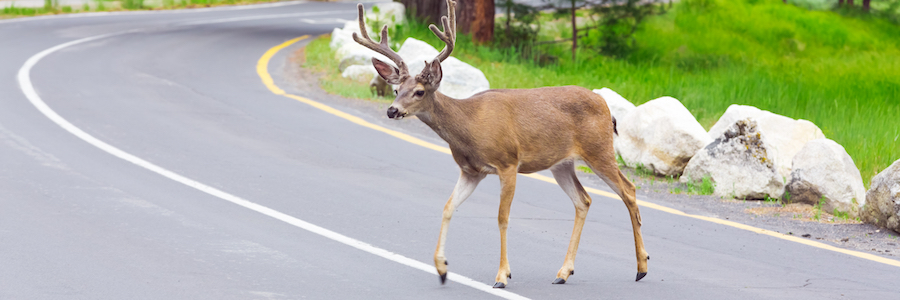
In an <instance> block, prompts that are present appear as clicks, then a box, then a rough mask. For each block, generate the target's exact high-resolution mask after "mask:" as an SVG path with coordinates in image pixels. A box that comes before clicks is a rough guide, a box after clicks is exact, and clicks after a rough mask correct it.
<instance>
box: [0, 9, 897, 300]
mask: <svg viewBox="0 0 900 300" xmlns="http://www.w3.org/2000/svg"><path fill="white" fill-rule="evenodd" d="M354 16H355V12H354V4H352V3H315V2H313V3H293V4H288V5H282V6H255V7H244V8H242V9H205V10H196V11H171V12H149V13H148V12H144V13H119V14H102V15H87V16H78V17H53V18H35V19H31V20H25V21H21V20H16V21H0V299H248V298H252V299H270V298H271V299H299V298H311V299H325V298H329V299H330V298H333V299H475V298H496V295H492V294H489V293H486V292H485V291H483V290H480V289H477V288H473V287H472V286H467V285H463V284H461V283H460V282H458V281H454V282H449V283H448V284H447V285H440V284H439V280H438V278H437V276H436V275H433V274H430V273H428V272H425V271H422V270H419V269H417V268H414V267H410V266H409V264H403V263H398V262H397V261H396V260H389V259H385V258H384V257H383V256H378V255H375V254H372V253H371V252H370V251H364V250H361V249H359V248H357V247H351V246H349V245H348V244H346V243H342V242H339V241H336V240H335V239H334V238H333V236H332V238H329V237H328V235H329V234H325V235H322V234H317V233H314V232H311V231H308V230H306V229H304V228H301V227H298V226H296V224H292V223H290V222H291V221H290V220H302V221H305V222H308V223H310V224H314V225H316V226H320V227H321V228H325V229H327V230H330V231H331V232H333V233H336V234H340V235H343V236H345V237H348V238H351V239H355V240H356V241H360V242H363V243H367V244H368V245H371V246H372V247H375V248H378V249H382V250H386V251H390V252H393V253H396V254H398V255H401V256H403V257H405V258H408V259H411V260H415V261H418V262H421V263H424V264H426V265H430V264H431V262H432V255H433V251H434V246H435V244H436V242H437V234H438V231H439V229H440V216H441V209H442V207H443V205H444V202H445V201H446V199H447V197H448V196H449V195H450V192H451V191H452V189H453V186H454V184H455V182H456V179H457V177H458V172H459V171H458V168H457V166H456V165H455V163H454V162H453V160H452V159H451V158H450V156H448V155H446V154H443V153H440V152H437V151H433V150H430V149H426V148H423V147H420V146H417V145H414V144H411V143H407V142H405V141H402V140H400V139H397V138H395V137H392V136H390V135H388V134H385V133H383V132H379V131H374V130H372V129H369V128H366V127H362V126H359V125H357V124H355V123H352V122H349V121H347V120H345V119H342V118H339V117H336V116H334V115H332V114H328V113H325V112H323V111H321V110H319V109H315V108H313V107H311V106H309V105H306V104H303V103H301V102H298V101H295V100H292V99H289V98H286V97H283V96H279V95H275V94H273V93H272V92H270V91H269V90H268V89H267V88H266V86H265V85H264V84H263V83H262V82H261V80H260V77H259V76H258V75H257V72H256V63H257V61H258V60H259V59H260V57H261V56H262V55H263V53H265V52H266V51H267V50H269V49H270V48H272V47H274V46H276V45H278V44H281V43H282V42H284V41H286V40H289V39H292V38H296V37H299V36H303V35H317V34H322V33H327V32H330V29H331V28H333V27H334V26H335V25H336V22H339V21H340V20H339V19H352V18H353V17H354ZM126 31H129V32H127V33H122V32H126ZM112 33H122V34H118V35H114V36H109V37H105V38H99V39H96V40H92V41H87V42H83V43H79V44H74V45H71V46H68V47H65V48H60V49H59V50H58V51H55V52H53V53H50V54H48V55H47V56H45V57H43V58H42V59H40V60H39V61H38V62H37V63H36V64H35V65H34V66H33V67H32V68H30V77H29V78H30V80H31V84H32V85H33V87H34V88H35V90H36V92H37V95H39V97H40V99H42V101H43V102H45V103H46V105H47V106H48V107H49V108H50V109H52V110H53V111H55V112H56V113H58V114H59V116H61V117H62V118H63V119H65V120H67V121H68V122H70V123H71V125H73V127H77V128H78V129H80V130H83V131H84V132H85V133H87V134H89V135H90V136H93V137H95V138H96V139H98V140H100V141H102V142H104V143H107V144H108V145H111V146H114V147H116V148H118V149H120V150H122V151H124V152H127V153H129V154H130V155H133V156H134V157H137V158H139V159H141V160H143V161H146V162H149V163H152V164H154V165H156V166H159V167H161V168H163V169H165V170H168V171H171V172H174V173H177V174H179V175H180V176H183V177H185V178H189V179H191V180H194V181H196V183H199V184H202V185H203V186H206V187H208V188H213V189H217V190H219V191H221V192H223V193H227V195H231V196H233V197H239V198H241V199H243V200H246V201H250V202H252V203H254V204H258V205H261V206H264V207H266V208H269V209H271V210H272V211H274V212H275V213H269V214H263V213H260V212H258V211H254V210H251V209H248V208H247V207H246V206H241V205H236V204H235V203H233V202H229V201H227V199H224V198H223V197H222V196H221V195H220V196H216V195H213V194H210V193H209V189H208V188H207V189H206V190H205V191H204V190H203V189H204V188H202V187H201V188H199V189H198V188H197V186H196V185H195V186H193V187H192V186H188V185H186V184H184V183H183V182H178V181H176V180H173V179H172V178H170V177H165V176H161V175H160V174H159V173H156V172H153V171H151V170H148V169H147V168H144V167H142V166H140V165H138V164H135V163H133V162H129V161H126V160H123V159H122V158H120V157H117V156H114V155H111V154H110V153H109V152H106V151H104V150H102V149H100V148H98V147H97V146H96V145H95V144H91V143H89V142H86V141H85V140H84V139H82V138H79V137H77V136H76V135H73V134H72V133H71V132H70V131H67V130H66V129H64V128H63V127H61V126H60V125H59V124H57V123H56V122H54V121H52V120H51V119H49V118H48V117H47V116H46V115H45V114H44V113H42V112H41V111H39V110H38V109H37V108H36V107H35V105H33V104H32V101H31V100H30V99H29V98H28V97H26V93H24V92H23V89H22V84H21V83H22V82H21V81H20V80H18V79H17V76H18V74H19V72H20V70H21V69H22V68H23V65H25V64H26V61H27V60H28V59H29V58H31V57H33V56H34V55H35V54H38V53H40V52H41V51H44V50H46V49H49V48H51V47H54V46H57V45H60V44H63V43H66V42H71V41H75V40H78V39H82V38H87V37H92V36H97V35H103V34H112ZM307 41H308V39H307V40H304V41H301V42H299V43H297V44H294V45H292V46H290V47H289V48H288V49H285V50H283V51H280V52H278V53H277V54H276V55H275V56H274V57H273V58H272V60H271V63H270V64H269V68H270V69H271V70H272V75H273V76H274V79H275V83H276V84H277V85H279V86H280V87H282V88H284V89H285V90H286V91H287V92H288V93H297V94H301V93H302V91H297V90H293V89H292V88H291V85H290V84H288V83H287V82H288V81H290V80H289V79H288V78H285V76H284V74H285V73H284V72H282V71H280V70H284V69H285V68H286V67H287V66H286V65H285V64H286V63H287V55H288V54H289V52H290V51H291V50H294V49H297V47H302V46H303V45H305V43H306V42H307ZM313 100H319V101H322V102H323V103H325V104H328V105H331V106H333V107H334V108H336V109H338V110H342V111H345V112H348V113H350V114H354V115H357V116H359V117H360V118H362V119H364V120H367V121H369V122H372V123H376V124H382V125H383V126H388V127H390V128H394V129H396V130H401V131H402V130H404V129H403V128H402V126H398V124H400V123H399V122H393V121H390V122H389V121H388V120H386V119H384V118H383V117H380V116H382V115H383V113H382V112H375V113H372V112H361V111H359V107H357V106H352V105H350V106H348V105H345V104H343V103H341V102H328V101H326V100H324V99H313ZM400 122H417V121H416V120H404V121H400ZM411 134H413V135H414V136H417V137H419V138H421V139H424V140H427V141H429V142H433V143H437V144H441V143H442V142H441V141H440V140H438V139H437V138H436V137H435V136H433V135H428V134H422V133H418V132H412V133H411ZM595 187H596V188H601V189H604V190H608V188H606V187H605V186H595ZM225 198H227V196H226V197H225ZM593 198H594V204H593V205H592V207H591V212H590V213H589V214H588V219H587V223H586V225H585V231H584V234H583V236H582V240H581V246H580V249H579V253H578V254H579V255H578V258H577V260H576V270H577V271H578V272H576V274H575V275H574V276H572V277H570V280H569V281H568V283H566V284H565V285H551V284H550V282H551V281H552V280H553V279H554V278H555V274H556V271H557V270H558V269H559V267H560V266H561V264H562V262H563V258H564V256H565V252H566V246H567V243H568V236H569V234H570V232H571V228H572V218H573V217H574V209H573V207H572V204H571V202H570V201H569V200H568V199H567V198H566V196H565V194H564V193H563V192H562V191H561V189H560V188H559V187H557V186H555V185H553V184H549V183H546V182H542V181H538V180H533V179H530V178H525V177H520V179H519V180H518V185H517V192H516V200H515V201H514V203H513V206H512V221H511V223H510V229H509V250H510V254H509V256H510V264H511V269H512V273H513V274H514V275H515V276H513V278H512V279H511V280H510V282H509V283H510V284H509V286H508V287H507V289H506V290H505V291H506V292H510V293H512V294H507V295H506V296H509V297H515V296H521V297H528V298H534V299H548V298H574V299H598V298H602V299H823V298H824V299H895V298H896V297H897V296H898V295H900V285H898V284H897V278H898V277H897V274H900V269H898V267H896V266H890V265H887V264H883V263H879V262H874V261H871V260H866V259H861V258H857V257H853V256H850V255H847V254H843V253H837V252H834V251H829V250H826V249H821V248H816V247H811V246H808V245H803V244H799V243H795V242H791V241H788V240H784V239H779V238H775V237H771V236H767V235H761V234H757V233H753V232H750V231H746V230H742V229H737V228H734V227H730V226H725V225H720V224H716V223H711V222H707V221H702V220H697V219H694V218H687V217H684V216H678V215H673V214H670V213H666V212H662V211H658V210H653V209H649V208H642V215H643V221H644V226H643V233H644V240H645V243H646V247H647V250H648V252H649V253H650V254H651V257H652V260H650V263H649V266H650V270H649V274H648V276H647V277H646V278H644V279H643V280H642V281H640V282H634V274H635V270H636V269H635V259H634V244H633V240H632V236H631V229H630V224H629V222H628V215H627V212H626V210H625V207H624V205H623V204H622V203H621V202H620V201H617V200H613V199H609V198H604V197H601V196H596V195H595V196H593ZM642 200H646V201H648V202H654V199H642ZM498 203H499V183H498V180H497V179H496V176H492V177H489V178H488V179H486V180H485V181H484V182H482V184H481V185H480V186H479V188H478V189H477V190H476V191H475V193H474V194H473V195H472V196H471V198H469V200H468V201H467V202H466V203H464V204H463V205H462V206H461V207H460V209H459V210H458V211H457V213H456V214H455V215H454V219H453V222H452V223H451V226H450V234H449V238H448V245H447V249H446V250H447V257H448V260H449V261H450V262H451V264H450V271H451V272H455V273H457V274H459V275H463V276H467V277H468V278H471V279H473V280H475V281H476V282H477V283H476V284H474V285H484V286H489V285H492V284H493V279H494V275H495V274H496V271H497V266H498V261H499V233H498V230H497V224H496V212H497V207H498ZM278 213H280V214H283V215H281V216H282V217H281V218H280V219H279V218H273V214H275V215H277V214H278ZM284 216H286V217H284ZM285 218H287V219H290V220H288V222H286V221H285ZM363 248H365V247H363ZM366 249H368V248H366ZM501 296H502V295H501Z"/></svg>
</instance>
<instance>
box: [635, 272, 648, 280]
mask: <svg viewBox="0 0 900 300" xmlns="http://www.w3.org/2000/svg"><path fill="white" fill-rule="evenodd" d="M644 276H647V272H644V273H637V278H635V279H634V281H641V278H644Z"/></svg>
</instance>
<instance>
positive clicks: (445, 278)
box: [438, 273, 447, 284]
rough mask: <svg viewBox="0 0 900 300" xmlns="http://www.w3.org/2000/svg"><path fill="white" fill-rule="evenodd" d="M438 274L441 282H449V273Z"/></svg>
mask: <svg viewBox="0 0 900 300" xmlns="http://www.w3.org/2000/svg"><path fill="white" fill-rule="evenodd" d="M438 276H440V277H441V284H445V283H447V273H444V274H438Z"/></svg>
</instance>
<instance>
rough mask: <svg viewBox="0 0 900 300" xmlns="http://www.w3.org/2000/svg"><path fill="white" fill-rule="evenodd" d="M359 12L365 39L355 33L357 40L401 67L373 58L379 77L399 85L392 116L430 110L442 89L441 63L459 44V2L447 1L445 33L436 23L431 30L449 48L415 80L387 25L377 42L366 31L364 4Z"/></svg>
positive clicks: (359, 7) (389, 113) (403, 115)
mask: <svg viewBox="0 0 900 300" xmlns="http://www.w3.org/2000/svg"><path fill="white" fill-rule="evenodd" d="M357 10H359V31H360V33H361V35H362V37H361V38H360V37H359V36H357V34H356V33H355V32H354V33H353V40H354V41H356V42H357V43H359V44H360V45H363V46H365V47H366V48H369V49H372V50H373V51H375V52H377V53H380V54H382V55H384V56H386V57H388V58H390V59H391V60H392V61H393V62H394V64H396V65H397V66H396V67H394V66H392V65H390V64H388V63H386V62H383V61H381V60H379V59H377V58H374V57H373V58H372V64H373V65H374V66H375V70H376V71H378V75H379V76H381V78H383V79H384V80H385V81H386V82H387V83H389V84H392V85H398V86H399V87H398V88H397V90H396V98H395V99H394V102H393V103H391V107H389V108H388V110H387V115H388V117H389V118H391V119H397V120H399V119H402V118H403V117H405V116H407V115H416V114H419V113H422V112H424V111H427V110H428V108H429V106H430V105H431V104H432V103H433V101H434V96H435V93H436V92H437V89H438V87H440V85H441V77H442V75H443V73H442V72H441V62H442V61H444V60H445V59H447V57H450V52H453V46H454V44H456V1H455V0H447V14H448V16H444V17H441V23H442V24H443V27H444V30H443V31H440V30H438V28H437V26H435V25H434V24H431V25H430V26H429V27H428V28H429V29H431V31H432V32H434V34H435V35H437V37H438V38H440V39H441V40H442V41H444V43H445V44H446V46H445V47H444V49H443V50H441V53H439V54H438V56H437V57H435V58H434V60H432V61H431V62H430V63H429V62H425V68H424V69H422V72H421V73H419V75H416V76H415V77H412V76H410V75H409V69H408V68H407V67H406V63H405V62H403V58H401V57H400V55H399V54H397V52H394V50H393V49H391V47H390V46H389V45H388V28H387V25H385V26H384V27H383V28H382V29H381V41H380V43H376V42H375V41H373V40H372V39H371V38H370V37H369V33H368V31H367V30H366V23H365V16H364V14H363V5H362V4H359V5H357Z"/></svg>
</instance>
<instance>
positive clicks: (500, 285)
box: [494, 282, 506, 289]
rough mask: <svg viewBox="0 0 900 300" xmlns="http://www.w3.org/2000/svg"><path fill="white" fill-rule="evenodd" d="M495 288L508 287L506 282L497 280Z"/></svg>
mask: <svg viewBox="0 0 900 300" xmlns="http://www.w3.org/2000/svg"><path fill="white" fill-rule="evenodd" d="M494 288H495V289H502V288H506V284H505V283H502V282H497V283H495V284H494Z"/></svg>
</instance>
